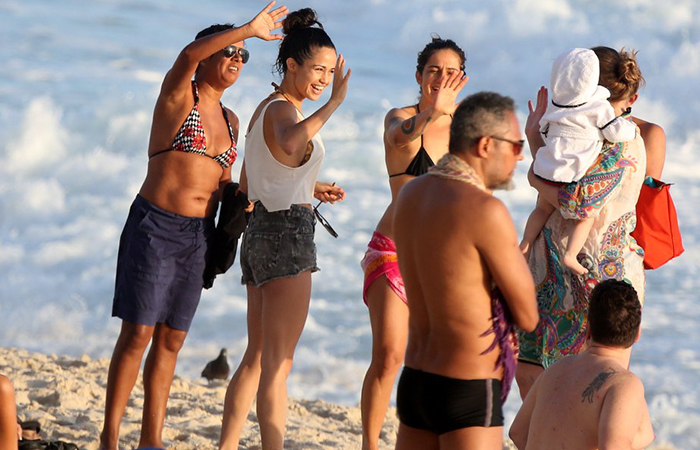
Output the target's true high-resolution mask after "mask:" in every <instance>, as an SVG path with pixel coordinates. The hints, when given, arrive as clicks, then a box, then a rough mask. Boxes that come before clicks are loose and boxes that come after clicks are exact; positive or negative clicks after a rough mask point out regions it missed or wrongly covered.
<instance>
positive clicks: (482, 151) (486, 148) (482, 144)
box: [476, 136, 493, 158]
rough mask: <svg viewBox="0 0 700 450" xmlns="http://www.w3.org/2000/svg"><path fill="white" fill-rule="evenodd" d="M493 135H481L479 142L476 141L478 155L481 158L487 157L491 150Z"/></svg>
mask: <svg viewBox="0 0 700 450" xmlns="http://www.w3.org/2000/svg"><path fill="white" fill-rule="evenodd" d="M492 141H493V139H491V136H481V137H480V138H479V142H477V143H476V155H477V156H478V157H479V158H487V157H488V156H489V153H490V151H491V148H490V147H491V142H492Z"/></svg>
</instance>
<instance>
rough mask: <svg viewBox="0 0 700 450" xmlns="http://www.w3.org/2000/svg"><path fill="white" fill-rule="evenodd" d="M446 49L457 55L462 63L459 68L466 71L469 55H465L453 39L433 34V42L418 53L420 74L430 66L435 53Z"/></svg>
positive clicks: (417, 65)
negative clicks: (430, 60) (429, 62)
mask: <svg viewBox="0 0 700 450" xmlns="http://www.w3.org/2000/svg"><path fill="white" fill-rule="evenodd" d="M444 49H448V50H452V51H453V52H455V53H457V56H459V60H460V62H461V64H460V66H459V68H460V69H461V70H464V66H465V64H466V63H467V55H465V54H464V50H462V49H461V48H460V46H459V45H457V43H456V42H455V41H453V40H452V39H442V38H441V37H440V36H438V35H437V34H433V35H432V40H431V41H430V42H429V43H428V44H427V45H426V46H425V47H424V48H423V50H421V51H420V52H419V53H418V62H417V64H416V70H417V71H418V73H423V69H425V65H426V64H428V60H429V59H430V57H431V56H433V53H435V52H437V51H438V50H444Z"/></svg>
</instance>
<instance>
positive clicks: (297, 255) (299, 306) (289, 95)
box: [220, 8, 350, 450]
mask: <svg viewBox="0 0 700 450" xmlns="http://www.w3.org/2000/svg"><path fill="white" fill-rule="evenodd" d="M283 34H284V36H285V37H284V39H283V40H282V43H281V44H280V50H279V55H278V57H277V63H276V68H277V71H278V72H279V73H280V74H281V75H282V82H281V83H280V86H279V87H277V86H276V85H275V91H274V92H273V93H272V94H271V95H270V96H269V97H267V98H266V99H265V100H263V101H262V102H261V103H260V105H259V106H258V108H257V109H256V111H255V112H254V113H253V116H252V118H251V121H250V125H249V127H248V132H247V135H246V154H245V160H244V162H243V169H242V172H241V189H242V190H243V191H244V192H247V194H248V198H249V199H250V200H251V201H253V202H255V206H254V209H253V212H252V214H251V217H250V221H249V223H248V228H247V229H246V231H245V234H244V235H243V240H242V243H241V269H242V272H243V277H242V282H243V284H245V285H246V287H247V291H248V319H247V322H248V347H247V349H246V351H245V354H244V355H243V360H242V361H241V364H240V366H239V367H238V369H237V370H236V373H235V374H234V376H233V378H232V379H231V382H230V384H229V387H228V390H227V392H226V401H225V405H224V418H223V426H222V430H221V442H220V448H221V449H237V448H238V441H239V439H240V434H241V429H242V428H243V424H244V422H245V420H246V418H247V416H248V412H249V410H250V406H251V404H252V401H253V398H254V397H255V396H256V393H257V415H258V423H259V425H260V435H261V440H262V448H263V450H270V449H281V448H282V447H283V443H284V432H285V421H286V412H287V377H288V376H289V372H290V370H291V368H292V358H293V356H294V350H295V349H296V345H297V342H298V340H299V337H300V335H301V332H302V329H303V328H304V323H305V321H306V317H307V314H308V310H309V301H310V299H311V273H312V272H315V271H317V270H318V267H317V265H316V247H315V244H314V224H315V220H314V213H313V211H312V206H311V205H312V202H313V201H314V196H315V197H316V198H317V199H319V200H322V201H324V200H330V201H335V200H342V198H343V197H344V195H345V193H344V192H343V190H342V189H340V188H339V187H337V186H334V185H330V184H325V183H323V184H321V183H316V177H317V175H318V172H319V169H320V166H321V162H322V160H323V156H324V152H325V150H324V146H323V142H322V141H321V137H320V136H319V134H318V133H319V131H320V129H321V128H322V127H323V125H324V124H325V123H326V121H328V119H329V118H330V117H331V115H332V114H333V112H335V110H336V109H337V108H338V107H339V106H340V104H341V103H342V102H343V100H344V99H345V94H346V92H347V86H348V79H349V77H350V71H349V70H348V71H347V73H345V60H344V58H343V56H342V55H337V54H336V50H335V46H334V45H333V42H332V41H331V39H330V37H329V36H328V34H326V32H325V31H324V30H323V26H322V25H321V23H320V22H318V19H317V18H316V13H315V12H314V11H313V10H312V9H309V8H304V9H301V10H299V11H295V12H292V13H290V14H289V15H288V16H287V18H286V19H285V20H284V27H283ZM331 83H332V90H331V95H330V99H329V100H328V102H327V103H326V104H325V105H323V106H321V107H320V108H319V109H318V110H317V111H316V112H315V113H313V114H312V115H310V116H309V117H304V115H303V114H302V112H301V109H302V103H303V102H304V101H305V100H312V101H315V100H318V99H319V97H320V96H321V93H322V92H323V91H324V89H326V87H328V86H329V85H331Z"/></svg>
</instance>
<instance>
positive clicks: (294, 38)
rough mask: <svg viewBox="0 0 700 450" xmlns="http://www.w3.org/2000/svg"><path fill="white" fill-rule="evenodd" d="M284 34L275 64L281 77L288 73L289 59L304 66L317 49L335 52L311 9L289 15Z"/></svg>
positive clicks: (285, 20) (284, 23)
mask: <svg viewBox="0 0 700 450" xmlns="http://www.w3.org/2000/svg"><path fill="white" fill-rule="evenodd" d="M282 33H283V34H284V39H283V40H282V43H281V44H280V51H279V54H278V55H277V61H276V62H275V70H276V71H277V73H279V74H280V75H284V74H285V73H287V59H288V58H294V61H296V62H297V63H298V64H304V61H305V60H307V59H309V58H310V57H311V55H312V52H313V50H314V49H316V48H319V47H328V48H332V49H333V50H335V45H333V41H331V38H330V37H329V36H328V34H327V33H326V32H325V31H324V29H323V25H321V22H319V21H318V17H317V16H316V11H314V10H313V9H311V8H303V9H300V10H298V11H294V12H291V13H289V14H288V15H287V17H286V18H285V19H284V22H283V25H282Z"/></svg>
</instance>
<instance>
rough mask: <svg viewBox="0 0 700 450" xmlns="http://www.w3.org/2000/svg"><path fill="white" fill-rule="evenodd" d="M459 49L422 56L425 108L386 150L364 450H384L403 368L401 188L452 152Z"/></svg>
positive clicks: (444, 47)
mask: <svg viewBox="0 0 700 450" xmlns="http://www.w3.org/2000/svg"><path fill="white" fill-rule="evenodd" d="M465 60H466V57H465V55H464V51H462V49H461V48H459V46H457V44H455V43H454V42H453V41H451V40H449V39H447V40H445V39H440V38H433V40H432V42H430V43H429V44H428V45H426V46H425V48H424V49H423V51H421V52H420V53H419V54H418V64H417V68H416V81H417V82H418V85H419V86H420V92H421V95H420V100H419V101H418V104H416V105H411V106H406V107H403V108H396V109H392V110H391V111H389V113H388V114H387V116H386V119H385V120H384V148H385V150H386V166H387V170H388V173H389V186H390V187H391V198H392V203H391V204H390V205H389V207H388V208H387V210H386V212H385V213H384V215H383V216H382V218H381V220H380V221H379V224H378V225H377V229H376V230H375V232H374V235H373V236H372V240H371V241H370V243H369V246H368V249H367V253H366V254H365V257H364V259H363V260H362V263H361V264H362V268H363V270H364V272H365V282H364V289H363V298H364V301H365V303H366V304H367V307H368V308H369V317H370V322H371V326H372V362H371V363H370V366H369V369H368V370H367V375H366V376H365V381H364V384H363V387H362V401H361V409H362V448H363V449H364V450H368V449H377V448H378V447H377V446H378V443H379V442H378V441H379V434H380V431H381V428H382V424H383V423H384V415H385V414H386V410H387V408H388V406H389V400H390V397H391V390H392V387H393V385H394V380H395V379H396V374H397V373H398V371H399V368H400V367H401V364H402V363H403V358H404V353H405V351H406V339H407V334H408V308H407V307H406V294H405V291H404V288H403V280H402V279H401V274H400V273H399V269H398V262H397V259H396V247H395V246H394V242H393V240H392V238H393V234H394V233H393V224H392V217H393V214H394V201H395V200H396V198H397V196H398V194H399V191H400V189H401V187H402V186H403V185H404V184H406V183H408V182H409V181H410V180H412V179H413V178H414V177H416V176H419V175H422V174H424V173H425V172H426V171H427V170H428V168H429V167H430V166H432V165H433V164H434V163H433V161H437V160H438V159H440V158H441V157H442V156H443V155H444V154H445V153H447V149H448V143H449V137H450V124H451V123H452V113H453V111H454V110H455V108H456V106H457V105H456V104H455V103H456V98H457V95H458V94H459V92H460V91H461V90H462V88H463V87H464V85H465V84H466V83H467V80H468V79H469V78H468V77H465V76H464V63H465Z"/></svg>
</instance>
